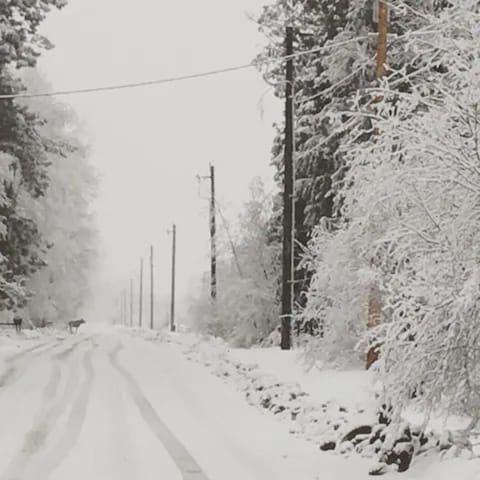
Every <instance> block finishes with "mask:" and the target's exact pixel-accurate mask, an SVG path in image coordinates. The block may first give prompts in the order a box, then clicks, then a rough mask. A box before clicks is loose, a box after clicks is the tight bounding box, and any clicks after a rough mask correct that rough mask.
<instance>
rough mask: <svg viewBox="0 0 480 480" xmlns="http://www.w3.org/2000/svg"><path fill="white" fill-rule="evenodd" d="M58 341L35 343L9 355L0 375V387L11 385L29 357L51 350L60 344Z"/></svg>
mask: <svg viewBox="0 0 480 480" xmlns="http://www.w3.org/2000/svg"><path fill="white" fill-rule="evenodd" d="M60 345H61V344H59V343H58V342H50V343H42V344H40V345H35V346H34V347H31V348H28V349H26V350H22V351H21V352H18V353H15V354H13V355H11V356H10V357H8V358H7V359H6V360H5V364H6V365H7V368H6V370H4V372H3V373H2V374H1V375H0V388H4V387H6V386H7V385H11V384H12V383H13V380H15V377H16V376H17V374H18V372H19V370H20V369H21V368H22V367H25V362H26V360H27V359H31V358H36V357H38V356H39V355H42V354H43V353H45V352H49V351H50V350H53V349H54V348H56V347H58V346H60Z"/></svg>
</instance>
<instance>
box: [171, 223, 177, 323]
mask: <svg viewBox="0 0 480 480" xmlns="http://www.w3.org/2000/svg"><path fill="white" fill-rule="evenodd" d="M176 249H177V227H176V225H175V224H173V227H172V293H171V296H170V331H171V332H174V331H175V330H176V327H175V280H176V279H175V256H176Z"/></svg>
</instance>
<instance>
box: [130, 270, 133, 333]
mask: <svg viewBox="0 0 480 480" xmlns="http://www.w3.org/2000/svg"><path fill="white" fill-rule="evenodd" d="M130 326H131V327H132V326H133V279H130Z"/></svg>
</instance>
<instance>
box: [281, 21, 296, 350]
mask: <svg viewBox="0 0 480 480" xmlns="http://www.w3.org/2000/svg"><path fill="white" fill-rule="evenodd" d="M285 53H286V55H287V65H286V85H285V156H284V175H283V183H284V187H283V188H284V190H283V259H282V265H283V271H282V317H281V318H282V322H281V342H280V347H281V348H282V350H290V348H291V330H292V310H293V308H292V307H293V281H292V280H293V279H292V276H293V275H292V274H293V266H292V252H293V242H292V233H293V202H294V199H293V183H294V172H293V151H294V145H293V142H294V139H293V81H294V79H293V58H292V56H291V55H292V54H293V29H292V27H291V26H287V28H286V38H285Z"/></svg>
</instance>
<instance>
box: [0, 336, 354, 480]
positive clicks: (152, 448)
mask: <svg viewBox="0 0 480 480" xmlns="http://www.w3.org/2000/svg"><path fill="white" fill-rule="evenodd" d="M330 462H332V464H331V465H329V463H330ZM342 466H343V464H342ZM345 468H347V465H346V464H345ZM350 468H351V466H350ZM348 470H349V471H348ZM348 470H345V471H342V468H340V470H339V464H338V461H337V460H336V459H335V458H334V457H333V456H332V457H330V456H325V455H319V452H318V450H317V449H316V448H314V447H313V445H308V444H306V443H305V442H303V441H300V440H297V439H295V438H293V437H292V436H291V435H289V434H288V432H287V430H286V428H285V426H283V425H281V424H279V423H278V422H277V421H276V420H274V419H273V418H271V417H270V416H267V415H262V414H261V413H260V412H258V411H257V410H255V409H254V408H252V407H250V406H248V405H247V404H246V403H245V401H244V400H243V399H242V397H241V395H240V394H239V393H238V392H235V391H234V390H232V389H231V388H230V387H229V386H228V385H225V384H223V383H222V382H221V381H220V380H219V379H217V378H216V377H214V376H212V375H211V374H210V373H208V372H207V370H206V369H205V368H204V367H201V366H199V365H197V364H194V363H191V362H189V361H188V360H186V359H185V357H184V356H183V355H182V354H181V352H180V351H179V350H178V347H176V346H174V345H172V344H166V343H165V344H163V343H162V344H159V343H151V342H147V341H145V340H141V339H137V338H133V337H131V336H127V335H125V334H123V335H122V334H119V333H116V332H109V333H85V334H79V335H74V336H71V337H68V338H67V339H66V340H51V341H49V342H47V343H44V344H42V345H39V346H35V347H33V348H32V347H30V348H29V349H28V350H25V351H22V352H20V353H18V354H15V355H14V356H11V357H10V358H9V359H8V360H7V361H6V362H5V364H4V365H3V369H2V370H0V480H14V479H15V480H46V479H52V480H77V479H79V480H80V479H82V480H84V479H87V478H88V479H90V480H95V479H98V480H107V479H115V480H123V479H128V480H132V479H136V480H153V479H155V480H158V479H163V480H177V479H182V478H183V479H188V480H205V479H209V480H226V479H228V480H250V479H251V480H260V479H262V480H263V479H265V480H267V479H275V480H287V479H288V480H291V479H293V478H295V480H314V479H317V478H322V479H324V478H327V479H328V480H335V479H336V478H349V477H350V475H351V473H352V470H351V469H348ZM327 471H330V474H329V475H327V476H326V475H325V473H326V472H327ZM332 472H335V473H334V474H332ZM349 473H350V475H349ZM356 478H359V477H358V475H357V477H356Z"/></svg>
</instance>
